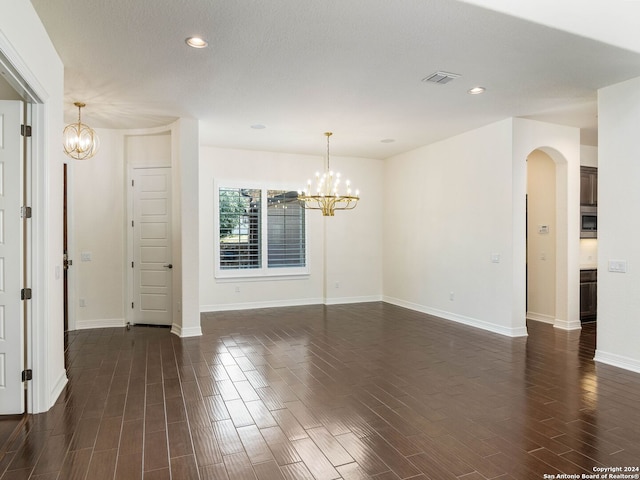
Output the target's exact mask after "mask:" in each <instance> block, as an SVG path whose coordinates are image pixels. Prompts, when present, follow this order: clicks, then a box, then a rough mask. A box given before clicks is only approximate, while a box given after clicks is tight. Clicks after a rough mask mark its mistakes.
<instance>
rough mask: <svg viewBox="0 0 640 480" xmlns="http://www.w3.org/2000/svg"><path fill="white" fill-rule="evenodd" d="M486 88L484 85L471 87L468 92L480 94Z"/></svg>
mask: <svg viewBox="0 0 640 480" xmlns="http://www.w3.org/2000/svg"><path fill="white" fill-rule="evenodd" d="M485 90H486V88H484V87H473V88H470V89H469V90H467V93H468V94H469V95H480V94H481V93H484V92H485Z"/></svg>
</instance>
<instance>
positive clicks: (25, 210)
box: [20, 206, 31, 218]
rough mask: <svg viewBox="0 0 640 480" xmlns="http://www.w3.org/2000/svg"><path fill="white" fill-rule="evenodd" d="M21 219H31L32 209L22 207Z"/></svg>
mask: <svg viewBox="0 0 640 480" xmlns="http://www.w3.org/2000/svg"><path fill="white" fill-rule="evenodd" d="M20 217H21V218H31V207H26V206H25V207H20Z"/></svg>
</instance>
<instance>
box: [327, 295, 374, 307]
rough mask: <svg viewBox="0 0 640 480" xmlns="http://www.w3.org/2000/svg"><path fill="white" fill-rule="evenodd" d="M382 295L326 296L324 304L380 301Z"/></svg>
mask: <svg viewBox="0 0 640 480" xmlns="http://www.w3.org/2000/svg"><path fill="white" fill-rule="evenodd" d="M381 301H382V295H371V296H367V297H334V298H327V299H325V301H324V304H325V305H345V304H349V303H368V302H381Z"/></svg>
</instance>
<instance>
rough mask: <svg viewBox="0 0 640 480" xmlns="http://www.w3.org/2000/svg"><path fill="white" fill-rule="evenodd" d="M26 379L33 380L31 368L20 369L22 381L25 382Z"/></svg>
mask: <svg viewBox="0 0 640 480" xmlns="http://www.w3.org/2000/svg"><path fill="white" fill-rule="evenodd" d="M28 380H33V370H31V369H29V370H23V371H22V381H23V382H26V381H28Z"/></svg>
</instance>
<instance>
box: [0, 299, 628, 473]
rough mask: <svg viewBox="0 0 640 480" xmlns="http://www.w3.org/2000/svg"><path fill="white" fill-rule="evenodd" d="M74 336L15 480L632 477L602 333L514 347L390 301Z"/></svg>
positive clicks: (615, 373) (550, 331) (541, 338)
mask: <svg viewBox="0 0 640 480" xmlns="http://www.w3.org/2000/svg"><path fill="white" fill-rule="evenodd" d="M202 329H203V332H204V335H203V336H202V337H196V338H190V339H184V340H181V339H180V338H178V337H176V336H174V335H171V334H170V332H169V330H168V329H165V328H153V327H143V326H139V327H132V328H131V330H126V329H124V328H112V329H100V330H84V331H75V332H71V333H70V334H69V345H68V350H67V356H68V375H69V384H68V385H67V387H66V389H65V391H64V393H63V395H62V396H61V398H60V399H59V401H58V403H57V404H56V405H55V406H54V407H53V408H52V409H51V410H50V411H49V412H47V413H45V414H40V415H35V416H32V417H30V418H29V419H28V421H27V422H26V425H25V427H24V428H23V429H22V431H20V432H19V434H18V436H17V438H16V439H15V440H14V442H13V443H12V444H11V445H10V446H9V448H8V451H7V453H6V455H5V456H4V457H3V458H2V459H0V474H2V476H1V478H2V479H3V480H6V479H16V480H17V479H28V478H31V479H43V480H44V479H47V480H48V479H55V478H58V479H64V480H70V479H85V478H86V479H91V480H100V479H113V478H116V479H127V480H130V479H136V478H144V479H147V480H149V479H169V478H173V479H174V480H175V479H191V478H193V479H196V478H200V479H255V478H258V479H265V480H276V479H291V480H300V479H307V478H309V479H314V478H315V479H333V478H344V479H359V478H376V479H380V480H382V479H385V480H386V479H401V478H413V479H430V478H431V479H455V478H461V479H464V480H476V479H492V478H500V479H518V480H523V479H540V478H542V477H543V474H545V473H549V474H553V473H566V474H581V473H593V469H594V467H598V466H613V467H615V466H638V464H639V460H638V459H639V458H640V414H639V413H638V408H637V405H638V398H640V375H638V374H634V373H631V372H627V371H624V370H620V369H617V368H613V367H608V366H606V365H600V364H598V365H596V364H594V362H593V360H592V358H593V352H594V343H595V324H592V325H585V328H584V329H583V330H582V331H581V332H579V331H573V332H565V331H560V330H557V329H554V328H553V327H552V326H550V325H547V324H542V323H536V322H530V325H529V337H527V338H515V339H513V338H507V337H503V336H500V335H496V334H492V333H488V332H486V331H482V330H478V329H474V328H469V327H465V326H463V325H459V324H455V323H451V322H448V321H444V320H440V319H437V318H434V317H430V316H428V315H425V314H421V313H418V312H414V311H411V310H406V309H403V308H400V307H396V306H392V305H389V304H385V303H366V304H353V305H337V306H327V307H324V306H321V305H317V306H306V307H289V308H272V309H261V310H246V311H235V312H219V313H208V314H203V321H202Z"/></svg>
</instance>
